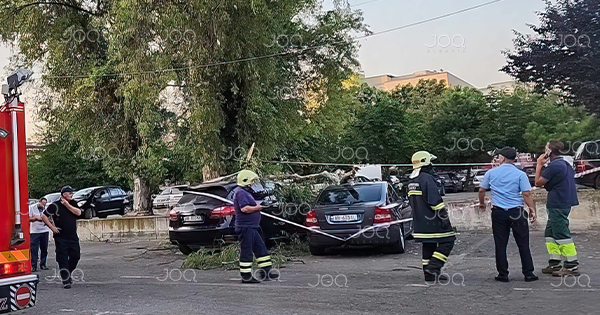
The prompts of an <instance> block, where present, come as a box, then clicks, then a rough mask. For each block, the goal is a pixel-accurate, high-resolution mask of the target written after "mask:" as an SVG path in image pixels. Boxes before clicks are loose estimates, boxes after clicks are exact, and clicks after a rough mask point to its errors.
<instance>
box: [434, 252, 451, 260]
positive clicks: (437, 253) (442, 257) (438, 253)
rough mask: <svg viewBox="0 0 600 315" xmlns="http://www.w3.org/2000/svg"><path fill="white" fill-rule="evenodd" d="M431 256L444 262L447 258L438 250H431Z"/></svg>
mask: <svg viewBox="0 0 600 315" xmlns="http://www.w3.org/2000/svg"><path fill="white" fill-rule="evenodd" d="M433 257H435V258H437V259H439V260H441V261H443V262H446V260H448V257H447V256H446V255H444V254H442V253H440V252H433Z"/></svg>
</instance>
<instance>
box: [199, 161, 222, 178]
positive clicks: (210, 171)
mask: <svg viewBox="0 0 600 315" xmlns="http://www.w3.org/2000/svg"><path fill="white" fill-rule="evenodd" d="M217 177H219V170H218V168H216V167H210V165H204V166H203V167H202V180H204V181H209V180H211V179H213V178H217Z"/></svg>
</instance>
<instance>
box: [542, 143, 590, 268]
mask: <svg viewBox="0 0 600 315" xmlns="http://www.w3.org/2000/svg"><path fill="white" fill-rule="evenodd" d="M564 148H565V145H564V144H563V143H562V142H561V141H558V140H551V141H550V142H548V144H547V145H546V154H544V155H542V156H540V157H539V158H538V161H537V169H536V172H535V185H536V186H538V187H542V186H544V188H546V190H547V191H548V200H547V201H546V210H547V212H548V223H547V225H546V231H545V233H544V236H545V238H546V247H547V249H548V253H549V254H550V259H549V261H548V262H549V263H548V267H546V268H544V269H542V273H545V274H552V275H553V276H555V277H561V276H568V275H573V276H577V275H579V261H578V260H577V250H576V249H575V243H574V242H573V239H572V238H571V233H570V231H569V214H570V213H571V207H572V206H576V205H578V204H579V201H578V200H577V188H576V186H575V172H574V171H573V167H572V166H571V164H569V162H567V161H565V160H564V159H563V158H562V157H561V156H560V152H561V151H563V150H564ZM548 158H549V159H550V164H548V166H547V167H546V169H545V170H544V171H543V172H542V167H543V165H544V164H545V163H546V161H547V159H548ZM563 258H564V260H565V262H564V264H563V265H562V266H561V264H562V261H563Z"/></svg>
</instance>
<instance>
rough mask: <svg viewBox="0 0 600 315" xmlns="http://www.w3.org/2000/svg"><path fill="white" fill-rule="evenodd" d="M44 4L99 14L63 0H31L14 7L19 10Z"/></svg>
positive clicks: (16, 10)
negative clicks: (61, 0) (59, 0)
mask: <svg viewBox="0 0 600 315" xmlns="http://www.w3.org/2000/svg"><path fill="white" fill-rule="evenodd" d="M44 4H49V5H61V6H65V7H69V8H71V9H75V10H77V11H81V12H85V13H87V14H90V15H95V16H99V15H100V14H99V13H96V12H92V11H89V10H86V9H84V8H80V7H78V6H76V5H72V4H69V3H63V2H56V1H37V2H32V3H28V4H24V5H22V6H19V7H16V8H15V12H19V11H21V10H23V9H26V8H28V7H31V6H35V5H44Z"/></svg>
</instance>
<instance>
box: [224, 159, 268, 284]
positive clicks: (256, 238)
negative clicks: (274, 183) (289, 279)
mask: <svg viewBox="0 0 600 315" xmlns="http://www.w3.org/2000/svg"><path fill="white" fill-rule="evenodd" d="M257 182H258V175H257V174H256V173H254V172H253V171H250V170H243V171H241V172H240V173H239V174H238V176H237V184H238V187H236V188H235V190H234V195H233V205H234V208H235V233H236V234H237V235H238V239H239V241H240V274H241V275H242V283H259V282H260V281H261V280H270V279H277V278H278V277H279V274H276V272H275V271H273V272H272V271H271V268H272V265H273V263H272V262H271V256H270V255H269V251H268V250H267V246H266V245H265V242H264V241H263V239H262V237H261V233H260V232H259V231H260V217H261V214H260V210H262V206H261V205H259V204H257V203H256V200H254V196H253V193H254V192H255V191H254V190H253V189H252V187H253V185H254V184H256V183H257ZM253 258H256V263H257V264H258V267H259V268H260V270H259V271H258V272H257V277H254V275H253V274H252V262H253ZM257 278H258V279H257Z"/></svg>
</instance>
